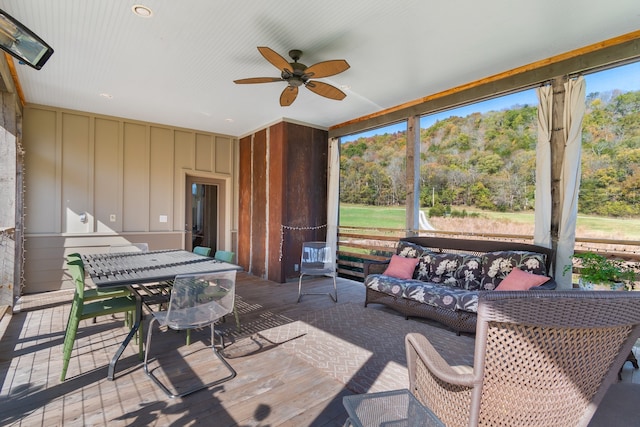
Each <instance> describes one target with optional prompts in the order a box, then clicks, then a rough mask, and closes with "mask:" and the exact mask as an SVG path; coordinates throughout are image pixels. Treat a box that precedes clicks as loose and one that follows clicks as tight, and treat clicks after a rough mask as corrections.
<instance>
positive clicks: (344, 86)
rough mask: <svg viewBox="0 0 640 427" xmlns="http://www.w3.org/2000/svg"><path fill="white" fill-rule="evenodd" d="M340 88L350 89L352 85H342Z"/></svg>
mask: <svg viewBox="0 0 640 427" xmlns="http://www.w3.org/2000/svg"><path fill="white" fill-rule="evenodd" d="M340 89H342V90H349V89H351V86H349V85H341V86H340Z"/></svg>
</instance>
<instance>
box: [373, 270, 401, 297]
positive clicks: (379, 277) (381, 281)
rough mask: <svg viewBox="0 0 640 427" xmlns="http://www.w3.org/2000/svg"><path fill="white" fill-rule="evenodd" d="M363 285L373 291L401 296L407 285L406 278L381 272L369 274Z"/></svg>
mask: <svg viewBox="0 0 640 427" xmlns="http://www.w3.org/2000/svg"><path fill="white" fill-rule="evenodd" d="M364 285H365V286H366V287H367V288H371V289H373V290H374V291H378V292H383V293H385V294H389V295H394V296H397V297H401V296H402V294H403V293H404V288H405V286H406V285H407V280H405V279H398V278H395V277H391V276H385V275H383V274H370V275H368V276H367V277H366V278H365V279H364Z"/></svg>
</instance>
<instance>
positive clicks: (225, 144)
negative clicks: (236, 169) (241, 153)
mask: <svg viewBox="0 0 640 427" xmlns="http://www.w3.org/2000/svg"><path fill="white" fill-rule="evenodd" d="M214 166H215V172H216V173H221V174H225V175H230V174H231V173H232V172H233V143H232V142H231V139H230V138H226V137H221V136H216V137H215V152H214Z"/></svg>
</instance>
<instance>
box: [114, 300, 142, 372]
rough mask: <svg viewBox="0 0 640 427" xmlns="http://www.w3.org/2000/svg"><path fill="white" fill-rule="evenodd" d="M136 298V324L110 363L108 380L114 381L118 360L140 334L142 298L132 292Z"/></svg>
mask: <svg viewBox="0 0 640 427" xmlns="http://www.w3.org/2000/svg"><path fill="white" fill-rule="evenodd" d="M132 294H133V295H135V298H136V319H135V323H134V324H133V326H132V327H131V331H129V334H128V335H127V337H126V338H125V339H124V341H123V342H122V344H120V347H119V348H118V351H116V354H114V355H113V358H112V359H111V362H109V371H108V372H107V379H109V380H111V381H113V378H114V375H115V371H116V363H118V359H120V356H122V353H123V352H124V349H125V348H127V346H128V345H129V342H130V341H131V339H132V338H133V337H134V336H135V334H136V332H138V328H140V323H141V322H142V297H141V296H140V295H139V294H138V293H137V292H132ZM140 342H142V337H140Z"/></svg>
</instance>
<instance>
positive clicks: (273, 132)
mask: <svg viewBox="0 0 640 427" xmlns="http://www.w3.org/2000/svg"><path fill="white" fill-rule="evenodd" d="M286 135H287V133H286V127H285V123H284V122H281V123H278V124H275V125H273V126H271V127H270V128H269V224H268V229H269V245H268V247H269V256H268V277H267V278H268V279H269V280H273V281H274V282H280V283H282V282H284V281H285V274H284V271H285V264H287V262H289V261H290V260H289V259H288V258H287V257H285V256H284V253H283V257H282V260H281V259H280V249H281V245H280V243H281V239H282V228H281V227H282V225H287V217H286V215H285V211H286V204H287V203H288V200H286V198H285V194H284V188H285V186H287V185H297V183H296V182H295V181H286V179H285V178H286V176H285V173H286V169H285V168H286V164H287V160H286V152H287V150H286V146H287V142H286V138H287V137H286ZM286 234H287V232H286V231H285V235H286ZM283 251H284V248H283Z"/></svg>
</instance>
